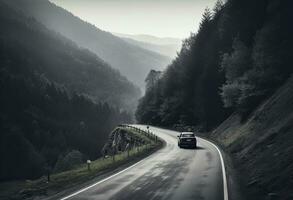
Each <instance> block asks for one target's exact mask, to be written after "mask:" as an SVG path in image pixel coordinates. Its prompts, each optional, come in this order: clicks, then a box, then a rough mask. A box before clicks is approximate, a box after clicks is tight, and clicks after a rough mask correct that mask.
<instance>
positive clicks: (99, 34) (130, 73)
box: [2, 0, 170, 88]
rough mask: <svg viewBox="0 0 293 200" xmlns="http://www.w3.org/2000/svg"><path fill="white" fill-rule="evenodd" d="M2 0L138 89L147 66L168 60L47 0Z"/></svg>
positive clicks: (157, 65) (158, 65)
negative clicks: (103, 63)
mask: <svg viewBox="0 0 293 200" xmlns="http://www.w3.org/2000/svg"><path fill="white" fill-rule="evenodd" d="M2 1H6V2H7V3H9V4H10V5H13V6H14V7H16V8H18V9H21V10H22V11H24V12H25V13H26V14H27V15H28V16H33V17H34V18H36V19H37V20H38V21H40V22H41V23H43V24H44V25H45V26H47V27H48V28H49V29H51V30H54V31H56V32H58V33H60V34H62V35H64V36H65V37H67V38H69V39H71V40H72V41H74V42H75V43H76V44H77V45H79V46H80V47H83V48H87V49H89V50H90V51H92V52H93V53H95V54H97V55H98V56H99V57H100V58H101V59H103V60H105V61H106V62H107V63H109V64H110V65H111V66H113V67H114V68H115V69H118V70H119V71H120V72H121V73H122V74H123V75H124V76H126V77H127V78H128V79H129V80H130V81H132V82H133V83H135V84H136V85H138V86H139V87H140V88H143V87H144V82H143V80H144V78H145V76H146V74H147V73H148V71H149V70H150V69H157V70H162V69H163V68H165V66H166V65H167V64H169V62H170V58H169V57H166V56H163V55H160V54H158V53H155V52H152V51H148V50H145V49H143V48H140V47H138V46H135V45H131V44H129V43H127V42H125V41H124V40H122V39H120V38H119V37H116V36H114V35H112V34H111V33H109V32H105V31H102V30H100V29H98V28H97V27H95V26H94V25H91V24H89V23H87V22H84V21H82V20H81V19H79V18H78V17H75V16H74V15H72V14H71V13H70V12H68V11H66V10H64V9H62V8H60V7H57V6H56V5H54V4H53V3H50V2H49V1H48V0H2Z"/></svg>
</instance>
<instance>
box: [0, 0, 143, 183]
mask: <svg viewBox="0 0 293 200" xmlns="http://www.w3.org/2000/svg"><path fill="white" fill-rule="evenodd" d="M0 24H1V29H0V60H1V62H0V63H1V65H0V96H1V98H0V143H1V144H0V157H1V164H0V180H12V179H13V180H14V179H30V178H36V177H39V176H41V175H43V174H44V173H45V171H46V170H45V169H50V170H51V171H53V170H54V169H55V167H56V166H55V165H56V162H57V161H58V163H59V165H60V163H62V162H63V159H65V157H66V158H68V156H69V157H70V156H71V157H72V156H73V157H74V158H75V161H74V163H75V164H78V163H79V162H84V159H88V158H90V159H95V158H97V157H99V156H100V150H101V148H102V147H103V144H104V143H105V141H106V140H107V136H108V134H109V132H110V131H111V130H112V129H113V128H114V127H115V126H116V125H117V124H119V123H123V122H130V121H131V117H130V115H128V114H127V113H126V112H123V111H121V108H126V107H128V106H129V104H127V103H130V102H131V101H134V100H135V99H136V98H137V97H138V95H139V94H138V89H137V88H135V87H134V86H133V85H132V84H131V83H130V82H129V81H128V80H127V79H126V78H124V77H122V76H121V75H120V74H119V72H117V71H115V70H113V69H112V68H110V67H109V66H108V65H107V64H105V63H104V62H103V61H102V60H101V59H99V58H98V57H97V56H96V55H94V54H92V53H90V52H89V51H87V50H82V49H80V48H79V47H77V46H76V45H75V44H74V43H72V42H71V41H69V40H68V39H66V38H64V37H63V36H61V35H59V34H56V33H54V32H52V31H50V30H48V29H47V28H45V27H44V26H43V25H42V24H40V23H38V22H37V21H36V20H35V19H33V18H27V17H26V16H24V15H23V13H21V12H18V11H16V10H14V9H12V8H11V7H9V6H7V5H6V4H5V3H3V2H2V1H0ZM126 98H127V101H124V100H126ZM109 104H110V105H109ZM76 152H77V153H76ZM73 154H74V155H73ZM64 162H65V161H64ZM64 162H63V163H64ZM66 162H67V161H66ZM61 165H62V164H61ZM61 168H62V167H61Z"/></svg>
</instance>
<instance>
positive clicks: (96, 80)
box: [0, 1, 140, 110]
mask: <svg viewBox="0 0 293 200" xmlns="http://www.w3.org/2000/svg"><path fill="white" fill-rule="evenodd" d="M0 3H1V1H0ZM3 5H4V4H3ZM15 10H18V9H15ZM12 13H16V14H14V15H13V14H12ZM0 20H1V26H2V29H1V30H0V36H1V41H2V45H1V48H2V51H3V52H5V53H4V54H1V56H2V57H3V58H2V64H4V63H5V62H6V63H7V65H8V66H9V64H11V62H17V63H18V65H20V66H22V69H26V70H28V69H30V70H32V71H36V72H38V73H40V74H43V75H44V76H45V77H46V78H48V79H49V80H52V81H55V82H57V83H59V84H61V85H64V86H65V87H67V88H68V89H69V90H70V91H75V92H78V93H83V94H85V95H86V96H88V97H89V98H91V99H93V100H94V101H97V102H108V103H110V104H112V105H115V106H117V107H120V108H124V109H128V110H129V109H132V110H133V104H134V103H135V102H136V101H137V98H138V97H139V95H140V93H139V89H138V88H136V87H135V86H134V85H133V84H132V83H130V82H129V81H128V80H127V79H126V78H125V77H123V76H121V75H120V73H119V72H118V71H117V70H114V69H112V68H111V67H110V66H109V65H108V64H106V63H105V62H104V61H103V60H101V59H100V58H98V57H97V56H96V55H95V54H93V53H91V52H89V51H88V50H83V49H81V48H79V47H78V46H77V45H76V44H74V43H73V42H71V41H70V40H68V39H66V38H65V37H63V36H62V35H60V34H57V33H55V32H53V31H50V30H49V29H47V28H46V27H45V26H43V25H42V24H40V23H38V22H37V21H36V20H34V19H32V18H26V17H24V16H23V13H20V12H17V11H12V9H9V10H7V11H3V12H2V13H1V18H0Z"/></svg>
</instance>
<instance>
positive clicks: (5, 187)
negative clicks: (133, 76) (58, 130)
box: [0, 127, 163, 200]
mask: <svg viewBox="0 0 293 200" xmlns="http://www.w3.org/2000/svg"><path fill="white" fill-rule="evenodd" d="M116 129H121V130H124V131H126V133H127V134H128V135H129V136H131V138H132V139H136V140H140V141H143V142H144V144H141V145H140V146H136V147H133V148H130V149H129V151H123V152H121V151H119V152H116V154H115V155H114V156H113V155H111V156H107V157H105V158H99V159H97V160H94V161H92V162H91V164H90V169H88V164H86V163H85V164H81V165H77V166H74V168H73V169H72V170H69V171H64V172H60V173H55V174H51V176H50V182H48V178H47V176H43V177H41V178H39V179H36V180H32V181H23V182H11V183H5V182H4V183H1V184H0V189H1V191H5V193H1V195H3V196H0V197H2V198H3V199H5V198H8V197H10V198H13V199H15V200H17V199H25V198H29V197H32V196H46V195H48V194H50V195H52V194H54V193H57V192H60V191H63V190H65V189H67V188H71V187H73V186H76V185H78V184H81V183H84V182H86V181H89V180H92V179H93V178H96V177H97V176H98V175H101V174H102V173H106V172H110V171H112V170H115V169H117V168H118V167H121V166H122V165H126V164H128V163H131V162H135V161H138V160H139V159H142V158H143V157H145V156H147V155H149V154H151V153H152V152H154V151H156V150H157V149H159V148H160V147H162V145H163V142H162V141H161V140H160V139H158V140H156V137H155V136H154V135H151V134H148V133H147V132H144V131H142V130H140V129H136V128H132V127H118V128H116ZM116 129H115V130H116ZM115 130H114V131H115ZM2 198H1V199H2Z"/></svg>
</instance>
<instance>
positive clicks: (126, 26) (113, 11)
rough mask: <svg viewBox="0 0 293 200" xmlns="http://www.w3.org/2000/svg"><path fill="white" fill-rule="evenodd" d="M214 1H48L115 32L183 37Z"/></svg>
mask: <svg viewBox="0 0 293 200" xmlns="http://www.w3.org/2000/svg"><path fill="white" fill-rule="evenodd" d="M215 1H216V0H51V2H53V3H55V4H57V5H59V6H61V7H63V8H65V9H66V10H68V11H70V12H72V13H73V14H74V15H76V16H78V17H80V18H81V19H83V20H85V21H88V22H90V23H92V24H94V25H96V26H97V27H98V28H100V29H102V30H105V31H109V32H116V33H125V34H148V35H154V36H158V37H176V38H186V37H187V36H189V34H190V32H195V31H196V30H197V28H198V24H199V22H200V20H201V16H202V13H203V11H204V9H205V8H206V7H210V8H213V5H214V4H215Z"/></svg>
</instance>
